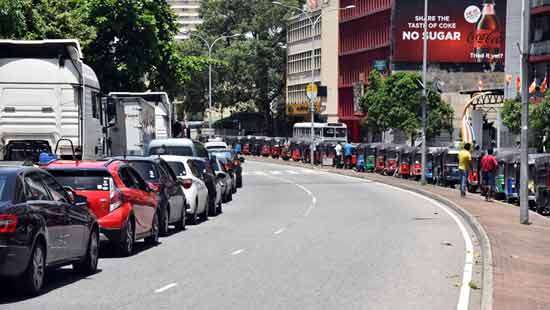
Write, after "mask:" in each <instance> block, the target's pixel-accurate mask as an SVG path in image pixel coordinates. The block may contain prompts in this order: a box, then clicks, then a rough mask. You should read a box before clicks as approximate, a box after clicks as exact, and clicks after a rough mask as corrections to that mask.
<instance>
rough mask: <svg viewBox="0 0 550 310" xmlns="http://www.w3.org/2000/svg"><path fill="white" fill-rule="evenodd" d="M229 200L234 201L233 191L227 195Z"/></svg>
mask: <svg viewBox="0 0 550 310" xmlns="http://www.w3.org/2000/svg"><path fill="white" fill-rule="evenodd" d="M227 201H228V202H229V201H233V193H229V196H228V197H227Z"/></svg>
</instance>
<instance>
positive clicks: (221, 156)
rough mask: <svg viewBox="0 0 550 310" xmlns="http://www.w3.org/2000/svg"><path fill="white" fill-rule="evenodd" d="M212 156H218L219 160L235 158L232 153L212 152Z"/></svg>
mask: <svg viewBox="0 0 550 310" xmlns="http://www.w3.org/2000/svg"><path fill="white" fill-rule="evenodd" d="M210 154H211V155H214V156H216V157H217V158H226V159H231V158H233V154H232V153H231V152H212V153H210Z"/></svg>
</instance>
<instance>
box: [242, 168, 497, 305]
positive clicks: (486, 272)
mask: <svg viewBox="0 0 550 310" xmlns="http://www.w3.org/2000/svg"><path fill="white" fill-rule="evenodd" d="M249 160H250V161H251V162H258V163H270V164H276V165H284V166H291V167H301V168H304V169H310V170H320V171H324V172H327V173H331V174H335V175H343V176H346V177H352V178H357V179H366V180H369V181H372V182H375V183H381V184H385V185H389V186H393V187H396V188H400V189H404V190H407V191H410V192H414V193H417V194H420V195H423V196H426V197H428V198H431V199H433V200H435V201H437V202H440V203H442V204H444V205H445V206H447V207H449V208H451V209H452V210H453V211H454V212H456V213H457V214H458V215H460V217H462V219H463V220H464V221H465V222H466V224H468V225H469V226H470V228H471V229H472V231H473V232H474V234H476V237H477V239H478V240H479V241H480V247H481V257H482V261H483V262H482V275H481V278H482V282H483V284H482V286H481V310H492V309H493V252H492V250H491V240H490V239H489V235H488V234H487V232H486V231H485V229H484V228H483V226H481V224H480V223H479V221H478V220H477V219H476V217H475V216H474V215H472V214H471V213H470V212H469V211H467V210H466V209H463V208H462V207H460V206H459V205H458V204H456V203H454V202H452V201H450V200H449V199H447V198H445V197H443V196H440V195H437V194H434V193H431V192H429V191H426V190H423V189H422V188H417V187H413V186H409V185H404V184H392V183H391V182H385V181H383V180H374V179H372V178H369V175H368V174H365V175H364V176H356V175H348V174H345V173H339V172H337V171H336V172H335V171H331V170H327V169H325V168H322V167H315V168H312V167H307V166H301V165H293V164H287V163H286V162H284V161H283V162H274V161H271V160H269V159H268V160H265V159H259V160H258V158H252V159H249Z"/></svg>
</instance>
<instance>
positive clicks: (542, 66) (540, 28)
mask: <svg viewBox="0 0 550 310" xmlns="http://www.w3.org/2000/svg"><path fill="white" fill-rule="evenodd" d="M529 63H530V72H529V76H530V79H529V80H530V81H531V80H536V83H537V85H539V86H540V85H541V83H542V82H543V81H544V80H545V78H546V81H548V75H549V71H550V1H549V0H534V1H531V46H530V53H529ZM546 86H548V85H546Z"/></svg>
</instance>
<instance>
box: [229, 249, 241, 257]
mask: <svg viewBox="0 0 550 310" xmlns="http://www.w3.org/2000/svg"><path fill="white" fill-rule="evenodd" d="M242 252H244V249H239V250H235V251H233V252H231V255H233V256H235V255H239V254H241V253H242Z"/></svg>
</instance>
